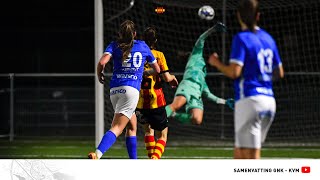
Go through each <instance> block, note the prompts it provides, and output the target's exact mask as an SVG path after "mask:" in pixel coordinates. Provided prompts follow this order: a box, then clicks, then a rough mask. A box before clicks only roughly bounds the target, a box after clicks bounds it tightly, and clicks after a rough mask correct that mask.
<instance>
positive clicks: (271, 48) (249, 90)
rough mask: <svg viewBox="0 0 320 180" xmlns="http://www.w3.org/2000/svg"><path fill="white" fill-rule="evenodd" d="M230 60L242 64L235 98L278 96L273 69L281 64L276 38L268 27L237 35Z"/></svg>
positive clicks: (235, 84)
mask: <svg viewBox="0 0 320 180" xmlns="http://www.w3.org/2000/svg"><path fill="white" fill-rule="evenodd" d="M230 63H236V64H238V65H240V66H242V75H241V76H240V77H239V78H238V79H236V80H235V81H234V90H235V99H236V100H239V99H242V98H245V97H248V96H255V95H266V96H272V97H273V96H274V95H273V90H272V71H273V69H274V68H276V67H278V66H280V65H281V59H280V56H279V53H278V49H277V46H276V43H275V41H274V39H273V38H272V37H271V36H270V35H269V34H268V33H267V32H266V31H264V30H262V29H260V28H257V29H256V33H253V32H251V31H249V30H246V31H241V32H239V33H238V34H236V35H235V36H234V38H233V41H232V50H231V56H230Z"/></svg>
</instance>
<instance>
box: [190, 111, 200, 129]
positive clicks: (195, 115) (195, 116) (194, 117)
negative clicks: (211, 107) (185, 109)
mask: <svg viewBox="0 0 320 180" xmlns="http://www.w3.org/2000/svg"><path fill="white" fill-rule="evenodd" d="M190 113H191V122H192V124H195V125H200V124H201V123H202V119H203V110H202V109H198V108H193V109H191V110H190Z"/></svg>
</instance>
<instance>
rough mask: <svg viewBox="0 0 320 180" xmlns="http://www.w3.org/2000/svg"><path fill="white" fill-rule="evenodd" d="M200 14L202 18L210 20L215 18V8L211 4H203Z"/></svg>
mask: <svg viewBox="0 0 320 180" xmlns="http://www.w3.org/2000/svg"><path fill="white" fill-rule="evenodd" d="M198 15H199V17H200V18H201V19H205V20H207V21H210V20H212V19H213V18H214V9H213V8H212V7H211V6H209V5H205V6H202V7H200V8H199V11H198Z"/></svg>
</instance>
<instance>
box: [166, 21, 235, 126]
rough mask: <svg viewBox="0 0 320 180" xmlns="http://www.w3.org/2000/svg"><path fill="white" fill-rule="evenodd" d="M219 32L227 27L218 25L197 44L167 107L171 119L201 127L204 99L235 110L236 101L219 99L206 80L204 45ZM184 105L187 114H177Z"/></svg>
mask: <svg viewBox="0 0 320 180" xmlns="http://www.w3.org/2000/svg"><path fill="white" fill-rule="evenodd" d="M217 31H225V26H224V25H223V24H222V23H217V24H216V25H215V26H213V27H211V28H210V29H208V30H207V31H205V32H204V33H203V34H201V36H200V37H199V38H198V40H197V42H196V43H195V45H194V47H193V50H192V53H191V55H190V56H189V59H188V63H187V65H186V67H185V72H184V75H183V79H182V81H181V82H180V84H179V86H178V88H177V90H176V93H175V97H174V99H173V102H172V103H171V104H169V105H167V106H166V112H167V116H168V117H169V118H170V119H176V120H178V121H180V122H182V123H188V122H192V124H196V125H200V124H201V123H202V118H203V101H202V97H205V98H208V99H210V100H211V101H213V102H215V103H217V104H225V105H227V106H228V107H229V108H231V109H233V107H234V100H233V99H231V98H230V99H223V98H219V97H217V96H215V95H214V94H212V93H211V92H210V90H209V87H208V85H207V83H206V79H205V77H206V75H207V70H206V63H205V61H204V58H203V47H204V43H205V39H206V38H207V37H208V36H209V35H210V34H211V33H212V32H217ZM184 105H186V106H185V107H186V113H180V112H177V111H178V110H179V109H180V108H181V107H182V106H184Z"/></svg>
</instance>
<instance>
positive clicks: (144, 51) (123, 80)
mask: <svg viewBox="0 0 320 180" xmlns="http://www.w3.org/2000/svg"><path fill="white" fill-rule="evenodd" d="M105 53H107V54H110V55H111V56H112V59H113V75H112V78H111V81H110V88H113V87H119V86H131V87H134V88H136V89H137V90H138V91H140V87H141V81H142V74H143V68H144V64H145V62H146V61H147V62H148V63H150V64H152V63H156V60H155V58H154V56H153V55H152V53H151V50H150V48H149V47H148V45H147V44H146V43H145V42H144V41H140V40H135V41H134V44H133V47H132V49H131V52H130V53H129V55H128V58H127V59H125V60H124V61H122V51H121V49H120V48H119V47H118V43H117V42H111V43H110V44H109V46H108V47H107V48H106V50H105Z"/></svg>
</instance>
